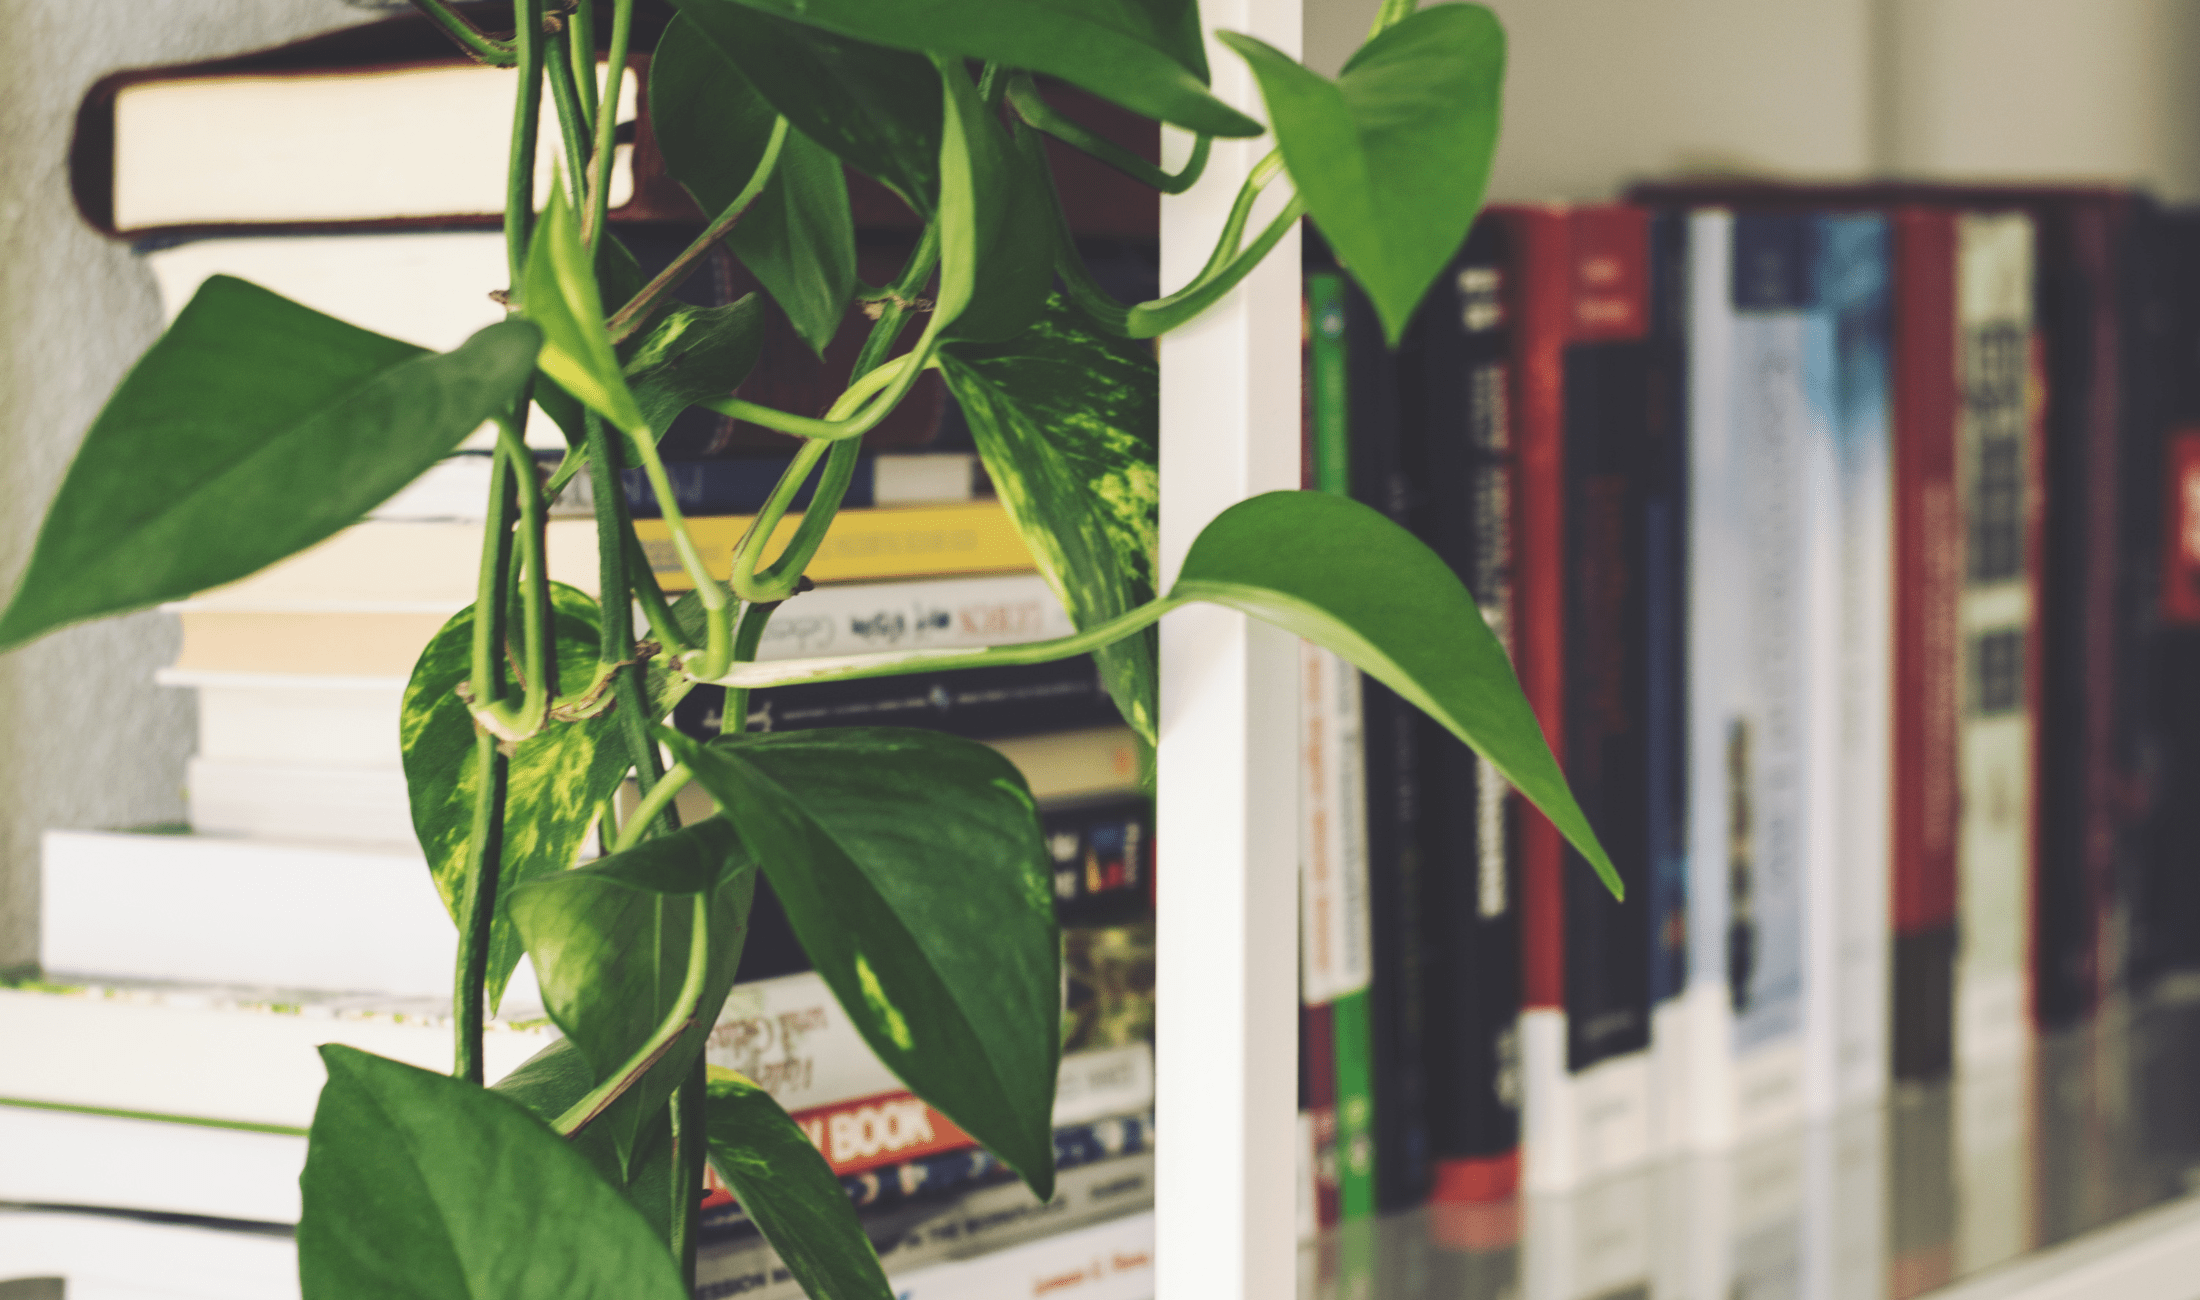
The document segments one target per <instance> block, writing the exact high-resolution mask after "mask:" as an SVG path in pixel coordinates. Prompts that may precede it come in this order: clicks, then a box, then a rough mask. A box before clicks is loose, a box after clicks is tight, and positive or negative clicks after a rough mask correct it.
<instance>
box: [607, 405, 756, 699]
mask: <svg viewBox="0 0 2200 1300" xmlns="http://www.w3.org/2000/svg"><path fill="white" fill-rule="evenodd" d="M627 442H628V444H629V445H630V446H632V447H633V448H634V451H635V453H636V454H637V455H638V456H639V457H640V458H641V462H642V473H644V474H645V475H647V476H648V477H649V487H650V490H651V491H652V492H655V493H656V494H657V510H658V513H659V514H660V515H661V516H662V517H663V519H664V521H665V531H667V532H669V533H671V534H672V549H673V550H674V551H675V552H676V553H677V554H678V555H679V557H680V567H681V568H683V569H685V570H687V576H688V581H690V582H692V583H694V584H695V595H696V599H698V600H700V601H702V602H703V615H704V617H705V618H706V619H708V620H709V622H708V624H707V626H706V628H705V641H704V646H703V662H704V663H706V664H712V665H718V664H724V663H727V662H730V661H731V659H732V657H733V643H732V627H731V618H732V611H731V609H730V608H729V607H728V605H727V600H726V589H725V587H724V585H723V584H721V583H720V582H719V581H718V579H716V578H714V577H712V576H711V573H710V566H709V565H707V564H705V563H703V553H702V552H701V551H698V550H696V549H695V539H694V537H693V536H692V535H690V534H689V532H688V526H687V518H686V516H684V515H683V514H681V512H680V506H679V502H678V501H677V500H676V499H675V498H674V496H673V492H672V479H671V478H670V476H668V475H667V474H666V473H665V463H664V461H663V460H662V459H660V458H659V457H658V455H657V444H656V443H654V442H651V441H650V440H649V439H647V438H629V439H628V440H627Z"/></svg>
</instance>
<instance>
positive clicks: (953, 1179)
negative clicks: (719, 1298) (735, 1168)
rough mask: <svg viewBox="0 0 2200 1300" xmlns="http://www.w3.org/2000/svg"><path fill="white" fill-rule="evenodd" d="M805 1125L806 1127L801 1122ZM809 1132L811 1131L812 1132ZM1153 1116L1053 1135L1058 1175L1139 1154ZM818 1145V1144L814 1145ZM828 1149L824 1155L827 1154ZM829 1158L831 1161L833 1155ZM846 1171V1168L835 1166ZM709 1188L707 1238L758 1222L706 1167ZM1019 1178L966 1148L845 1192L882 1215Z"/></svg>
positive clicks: (877, 1169) (883, 1168)
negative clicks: (754, 1220)
mask: <svg viewBox="0 0 2200 1300" xmlns="http://www.w3.org/2000/svg"><path fill="white" fill-rule="evenodd" d="M797 1122H798V1123H800V1122H802V1121H799V1120H798V1121H797ZM805 1127H807V1126H806V1125H805ZM1153 1136H1154V1125H1153V1111H1152V1110H1150V1109H1148V1110H1146V1111H1143V1112H1139V1113H1134V1114H1128V1115H1112V1116H1108V1117H1107V1118H1104V1119H1097V1120H1093V1121H1090V1122H1088V1123H1081V1124H1068V1125H1058V1126H1057V1127H1056V1128H1055V1130H1054V1168H1055V1171H1056V1172H1057V1173H1060V1172H1063V1171H1066V1170H1070V1169H1077V1168H1081V1167H1083V1166H1085V1165H1089V1164H1094V1163H1097V1162H1099V1161H1102V1160H1113V1159H1116V1158H1118V1157H1121V1156H1127V1155H1137V1154H1139V1153H1141V1152H1143V1151H1146V1150H1149V1149H1150V1148H1151V1146H1152V1143H1153ZM813 1140H815V1139H813ZM826 1145H827V1144H826V1143H822V1142H821V1146H820V1149H821V1150H825V1148H826ZM828 1159H830V1154H829V1152H828ZM833 1163H834V1165H835V1172H839V1162H837V1161H835V1162H833ZM703 1176H704V1180H705V1185H706V1186H707V1187H708V1188H709V1189H710V1190H709V1193H708V1195H706V1196H705V1197H704V1200H703V1211H702V1221H701V1223H700V1225H699V1228H700V1231H701V1233H702V1234H703V1235H704V1236H705V1237H715V1238H728V1237H733V1236H736V1235H739V1234H740V1233H741V1232H742V1231H743V1230H744V1229H747V1230H749V1231H754V1230H755V1228H754V1223H753V1221H752V1220H751V1219H750V1217H749V1215H748V1212H747V1211H746V1210H745V1209H743V1208H742V1206H741V1204H740V1201H739V1199H738V1197H737V1196H736V1195H735V1194H734V1193H733V1192H732V1191H731V1190H730V1189H728V1188H727V1187H726V1186H724V1184H723V1182H722V1180H721V1179H720V1178H719V1175H718V1172H717V1170H716V1169H714V1168H712V1167H710V1166H708V1165H706V1166H705V1167H704V1175H703ZM1015 1177H1016V1174H1015V1171H1014V1170H1011V1169H1010V1168H1009V1167H1008V1166H1007V1165H1004V1164H1002V1163H1001V1161H1000V1159H999V1157H997V1156H995V1155H993V1154H992V1153H991V1152H989V1151H987V1150H985V1149H984V1148H983V1147H980V1146H977V1145H975V1144H972V1143H968V1142H966V1143H965V1144H964V1145H963V1146H962V1147H961V1148H959V1149H955V1150H948V1151H944V1152H939V1153H934V1154H929V1155H922V1156H917V1157H915V1158H912V1159H908V1160H903V1161H901V1162H900V1163H898V1164H877V1165H873V1166H869V1167H867V1168H866V1169H864V1170H863V1171H862V1172H852V1173H841V1176H840V1187H841V1190H842V1191H843V1192H845V1193H846V1194H847V1196H848V1200H849V1203H850V1204H851V1205H853V1206H854V1207H855V1208H856V1210H857V1212H858V1213H871V1214H876V1213H879V1212H882V1211H888V1210H894V1209H898V1208H901V1207H903V1206H910V1205H915V1204H919V1203H922V1202H926V1201H932V1202H937V1201H939V1200H940V1199H941V1198H943V1197H947V1196H952V1195H957V1194H960V1193H963V1192H967V1191H970V1190H972V1189H974V1188H977V1187H981V1186H988V1185H991V1184H994V1183H1005V1182H1009V1181H1012V1180H1013V1179H1014V1178H1015Z"/></svg>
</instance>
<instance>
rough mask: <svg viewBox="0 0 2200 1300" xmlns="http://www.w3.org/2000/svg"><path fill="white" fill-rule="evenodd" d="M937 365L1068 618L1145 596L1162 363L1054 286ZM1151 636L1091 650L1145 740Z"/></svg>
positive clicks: (1154, 538) (1093, 617)
mask: <svg viewBox="0 0 2200 1300" xmlns="http://www.w3.org/2000/svg"><path fill="white" fill-rule="evenodd" d="M940 370H941V373H942V374H943V375H945V376H946V378H947V386H948V388H949V389H950V390H951V391H952V392H953V393H954V394H955V400H956V401H957V402H958V403H959V404H960V405H961V406H962V410H963V414H964V416H966V417H967V418H968V420H969V422H970V431H971V434H972V436H973V437H974V438H975V439H976V441H977V444H978V454H979V455H980V456H982V457H983V458H984V459H985V469H986V475H987V476H988V477H989V478H991V479H992V480H993V487H994V490H995V491H996V492H997V493H999V495H1000V498H1001V502H1002V504H1004V505H1006V506H1007V507H1008V512H1009V515H1010V517H1011V518H1013V519H1014V520H1015V521H1016V528H1017V531H1018V532H1019V533H1021V534H1022V535H1023V539H1024V542H1025V544H1026V545H1028V546H1029V547H1030V548H1031V553H1032V555H1033V556H1035V557H1037V559H1038V561H1039V567H1040V570H1041V571H1042V572H1043V573H1045V574H1046V577H1047V583H1048V585H1049V586H1051V587H1053V588H1054V591H1055V594H1056V595H1058V596H1060V597H1061V599H1062V604H1063V607H1064V608H1066V609H1067V610H1068V611H1069V614H1070V618H1071V619H1072V620H1073V621H1075V623H1076V624H1077V626H1078V627H1080V628H1088V627H1092V626H1094V625H1096V624H1099V623H1104V622H1106V621H1107V620H1108V619H1111V618H1114V617H1116V616H1117V615H1119V614H1122V613H1124V612H1126V611H1128V610H1131V609H1134V608H1136V607H1138V606H1139V605H1143V604H1145V603H1146V602H1147V601H1149V600H1152V599H1153V596H1154V566H1155V563H1156V559H1155V557H1156V552H1157V547H1158V529H1159V509H1160V492H1159V488H1160V476H1159V472H1158V454H1159V447H1160V442H1159V432H1160V418H1159V410H1160V392H1161V381H1160V372H1159V368H1158V367H1157V366H1156V365H1155V363H1154V355H1153V348H1152V347H1151V346H1150V345H1148V344H1143V343H1134V342H1130V341H1128V340H1124V339H1119V338H1116V337H1114V336H1112V335H1110V334H1107V333H1106V332H1104V331H1102V330H1100V329H1099V328H1098V327H1097V326H1095V325H1094V324H1093V323H1092V321H1091V320H1090V318H1088V317H1087V316H1086V315H1085V314H1084V313H1083V312H1081V311H1079V310H1078V309H1077V308H1076V307H1075V306H1074V305H1072V304H1071V303H1069V302H1068V301H1067V300H1065V299H1064V298H1062V296H1061V295H1059V294H1055V295H1052V296H1050V297H1049V299H1048V301H1047V309H1046V313H1045V314H1044V315H1043V316H1041V317H1040V318H1039V319H1038V320H1037V321H1035V322H1033V323H1032V325H1031V326H1030V327H1029V328H1027V329H1025V330H1024V331H1023V332H1022V333H1021V334H1018V335H1016V336H1015V337H1014V338H1012V339H1010V340H1008V341H1007V342H1005V343H993V344H975V343H955V344H952V345H950V346H948V347H947V348H945V349H943V350H942V352H941V358H940ZM1155 649H1156V646H1155V636H1154V632H1153V629H1151V628H1147V629H1145V630H1142V631H1140V632H1139V633H1138V634H1136V635H1135V636H1131V637H1127V638H1125V639H1124V640H1121V641H1118V642H1116V643H1115V644H1113V645H1110V646H1107V647H1104V648H1103V649H1101V650H1099V651H1097V652H1096V654H1095V657H1096V658H1097V659H1098V660H1099V662H1100V673H1101V677H1102V679H1103V680H1105V681H1106V682H1107V684H1108V692H1109V694H1111V695H1113V696H1114V697H1115V703H1116V707H1117V708H1119V709H1121V710H1122V711H1123V717H1124V719H1125V720H1126V721H1128V722H1129V723H1130V724H1131V726H1132V727H1134V728H1136V729H1137V730H1138V732H1139V733H1140V734H1141V735H1143V736H1145V737H1146V738H1147V739H1148V740H1149V741H1150V740H1152V739H1154V729H1155V725H1156V720H1157V719H1156V709H1155V703H1154V696H1155V687H1154V660H1155Z"/></svg>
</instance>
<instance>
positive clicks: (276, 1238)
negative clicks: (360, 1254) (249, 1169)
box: [0, 1209, 298, 1300]
mask: <svg viewBox="0 0 2200 1300" xmlns="http://www.w3.org/2000/svg"><path fill="white" fill-rule="evenodd" d="M0 1260H5V1261H6V1269H7V1272H8V1273H9V1275H10V1280H9V1281H8V1282H6V1283H0V1285H5V1286H7V1287H8V1288H9V1293H8V1294H9V1300H63V1298H64V1296H66V1297H67V1298H68V1300H80V1298H86V1300H100V1298H101V1297H113V1298H116V1300H120V1298H122V1297H128V1298H130V1300H138V1298H140V1297H143V1298H146V1300H185V1298H186V1297H196V1296H204V1295H219V1296H221V1297H223V1300H298V1248H297V1246H296V1244H295V1243H294V1242H293V1241H292V1240H291V1239H290V1236H289V1234H288V1233H277V1232H270V1231H267V1230H266V1229H265V1228H263V1227H261V1226H260V1225H257V1224H209V1223H174V1222H160V1221H157V1220H146V1219H138V1218H129V1217H124V1216H120V1215H112V1214H96V1213H82V1212H76V1213H72V1212H69V1211H66V1210H56V1209H37V1210H28V1209H23V1210H18V1209H9V1210H0Z"/></svg>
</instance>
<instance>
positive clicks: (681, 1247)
mask: <svg viewBox="0 0 2200 1300" xmlns="http://www.w3.org/2000/svg"><path fill="white" fill-rule="evenodd" d="M709 1100H710V1067H709V1066H708V1065H707V1064H706V1063H705V1062H704V1060H703V1057H702V1054H701V1053H697V1054H696V1057H695V1063H694V1064H693V1065H690V1066H689V1067H688V1076H687V1078H685V1079H682V1080H681V1081H680V1086H679V1087H678V1088H675V1089H674V1090H673V1093H672V1143H673V1147H672V1151H673V1169H672V1187H673V1195H675V1196H677V1197H679V1198H680V1199H679V1201H678V1202H676V1203H675V1204H674V1205H673V1207H672V1241H671V1243H670V1244H671V1246H672V1253H673V1255H674V1256H675V1257H677V1258H678V1259H679V1261H680V1278H681V1280H682V1281H683V1282H684V1283H685V1284H686V1286H687V1294H689V1295H693V1294H695V1256H696V1247H697V1246H698V1245H700V1244H701V1239H702V1232H701V1227H702V1211H703V1201H702V1191H703V1158H704V1155H705V1153H706V1152H707V1151H708V1149H709V1148H708V1145H707V1142H708V1139H707V1138H706V1136H705V1130H706V1128H707V1126H708V1123H709V1121H708V1118H707V1115H706V1112H705V1109H704V1107H705V1105H706V1104H707V1103H708V1102H709Z"/></svg>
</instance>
